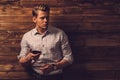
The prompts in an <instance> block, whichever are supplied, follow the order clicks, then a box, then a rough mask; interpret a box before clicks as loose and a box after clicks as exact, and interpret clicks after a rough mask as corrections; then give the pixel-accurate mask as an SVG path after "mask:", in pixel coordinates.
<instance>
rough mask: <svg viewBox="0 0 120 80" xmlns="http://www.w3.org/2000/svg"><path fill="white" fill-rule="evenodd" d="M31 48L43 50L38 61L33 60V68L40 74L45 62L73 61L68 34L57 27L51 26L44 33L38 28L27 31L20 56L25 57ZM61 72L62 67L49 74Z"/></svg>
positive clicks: (22, 41)
mask: <svg viewBox="0 0 120 80" xmlns="http://www.w3.org/2000/svg"><path fill="white" fill-rule="evenodd" d="M30 50H39V51H41V52H42V53H41V55H40V56H39V58H38V59H37V61H34V60H33V61H32V63H33V69H34V70H35V71H36V72H37V73H39V74H41V70H40V69H39V68H40V66H42V65H44V64H53V63H55V62H58V61H60V60H62V59H65V60H67V61H68V62H69V63H72V62H73V56H72V51H71V48H70V46H69V42H68V37H67V35H66V34H65V33H64V32H63V31H62V30H60V29H58V28H55V27H51V26H49V27H48V30H47V31H46V32H45V33H44V34H39V33H38V32H37V30H36V28H34V29H32V30H30V31H29V32H27V33H25V34H24V35H23V38H22V40H21V51H20V54H19V55H18V58H21V57H25V56H26V55H27V54H28V53H29V51H30ZM61 72H62V69H58V70H55V71H52V72H50V73H49V75H51V74H57V73H61Z"/></svg>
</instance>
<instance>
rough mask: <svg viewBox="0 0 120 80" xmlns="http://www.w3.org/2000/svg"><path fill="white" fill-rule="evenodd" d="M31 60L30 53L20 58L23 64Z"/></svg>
mask: <svg viewBox="0 0 120 80" xmlns="http://www.w3.org/2000/svg"><path fill="white" fill-rule="evenodd" d="M30 61H31V56H30V55H27V56H25V57H21V58H20V59H19V63H21V64H23V63H27V62H30Z"/></svg>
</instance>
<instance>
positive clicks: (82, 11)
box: [0, 0, 120, 80]
mask: <svg viewBox="0 0 120 80" xmlns="http://www.w3.org/2000/svg"><path fill="white" fill-rule="evenodd" d="M40 3H46V4H49V5H50V6H51V12H50V24H51V25H54V26H56V27H59V28H61V29H63V30H64V31H65V32H66V33H67V35H68V37H69V41H70V45H71V48H72V51H73V55H74V63H73V65H71V66H69V67H67V69H65V73H64V76H65V77H64V80H120V58H119V57H120V1H119V0H0V80H28V79H29V78H30V76H29V75H28V74H27V72H26V71H25V70H24V68H23V67H22V66H21V65H20V64H19V63H18V60H17V57H16V56H17V55H18V54H19V51H20V41H21V38H22V36H23V34H24V33H25V32H27V31H29V30H30V29H32V28H33V27H34V24H33V23H32V15H31V10H32V8H33V6H34V5H36V4H40Z"/></svg>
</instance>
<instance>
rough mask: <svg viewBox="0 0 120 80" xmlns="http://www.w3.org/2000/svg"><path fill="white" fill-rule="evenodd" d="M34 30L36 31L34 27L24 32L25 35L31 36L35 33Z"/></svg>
mask: <svg viewBox="0 0 120 80" xmlns="http://www.w3.org/2000/svg"><path fill="white" fill-rule="evenodd" d="M33 32H34V29H31V30H29V31H28V32H26V33H24V35H23V37H26V38H28V37H29V36H31V35H32V34H33Z"/></svg>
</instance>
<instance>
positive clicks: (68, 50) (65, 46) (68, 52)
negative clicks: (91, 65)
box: [55, 32, 73, 69]
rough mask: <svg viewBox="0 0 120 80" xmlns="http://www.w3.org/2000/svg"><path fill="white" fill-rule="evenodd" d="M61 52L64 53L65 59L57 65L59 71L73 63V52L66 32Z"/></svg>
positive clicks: (62, 39) (62, 38)
mask: <svg viewBox="0 0 120 80" xmlns="http://www.w3.org/2000/svg"><path fill="white" fill-rule="evenodd" d="M61 51H62V53H63V59H62V60H60V61H59V62H57V63H55V66H56V68H57V69H59V68H64V67H66V66H68V65H70V64H72V63H73V56H72V50H71V48H70V45H69V41H68V37H67V35H66V34H65V33H64V32H63V34H62V35H61Z"/></svg>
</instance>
